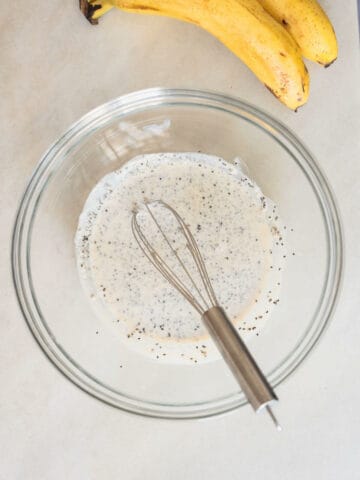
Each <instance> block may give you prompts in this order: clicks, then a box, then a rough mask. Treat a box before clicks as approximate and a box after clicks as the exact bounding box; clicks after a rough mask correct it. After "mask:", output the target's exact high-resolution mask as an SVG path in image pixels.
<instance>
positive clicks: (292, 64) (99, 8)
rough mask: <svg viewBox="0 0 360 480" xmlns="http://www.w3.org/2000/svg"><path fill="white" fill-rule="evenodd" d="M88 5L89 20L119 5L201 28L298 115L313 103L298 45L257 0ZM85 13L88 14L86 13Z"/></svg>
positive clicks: (122, 0) (97, 0)
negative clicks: (307, 104) (228, 50)
mask: <svg viewBox="0 0 360 480" xmlns="http://www.w3.org/2000/svg"><path fill="white" fill-rule="evenodd" d="M81 3H84V0H81V2H80V4H81ZM85 3H86V4H87V5H88V7H89V8H91V9H92V10H91V11H90V10H89V11H88V12H87V17H88V19H89V20H90V21H91V20H92V21H93V22H96V21H97V19H98V18H99V17H100V16H101V15H102V14H103V13H105V12H106V11H108V10H109V8H111V6H114V7H117V8H120V9H121V10H125V11H129V12H136V13H148V14H155V15H165V16H169V17H173V18H177V19H180V20H184V21H187V22H190V23H193V24H195V25H198V26H200V27H202V28H203V29H205V30H207V31H208V32H209V33H211V34H212V35H214V36H215V37H216V38H218V40H220V41H221V42H222V43H223V44H224V45H225V46H226V47H228V48H229V49H230V50H231V51H232V52H233V53H234V54H235V55H236V56H238V57H239V58H240V59H241V60H242V61H243V62H244V63H245V64H246V65H247V66H248V67H249V68H250V69H251V70H252V71H253V73H254V74H255V75H256V76H257V77H258V78H259V79H260V81H261V82H263V83H264V84H265V86H266V87H267V88H268V89H269V90H270V91H271V92H272V93H273V94H274V95H275V96H276V97H277V98H278V99H279V100H280V101H281V102H282V103H284V104H285V105H286V106H288V107H289V108H291V109H292V110H296V109H297V108H298V107H300V106H301V105H303V104H304V103H305V102H306V101H307V99H308V95H309V75H308V72H307V69H306V67H305V65H304V63H303V60H302V57H301V52H300V49H299V47H298V45H297V43H296V42H295V40H294V39H293V38H292V36H291V35H290V34H289V33H288V32H287V31H286V30H285V29H284V28H283V27H282V26H281V25H280V24H279V23H278V22H277V21H276V20H274V19H273V18H272V16H271V15H270V14H269V13H267V12H266V11H265V10H264V9H263V7H262V6H261V5H260V3H259V2H258V1H257V0H192V1H189V0H106V1H102V0H92V1H91V0H90V2H89V1H88V2H85ZM82 11H83V12H84V13H85V14H86V12H85V10H84V8H82ZM89 17H90V18H89Z"/></svg>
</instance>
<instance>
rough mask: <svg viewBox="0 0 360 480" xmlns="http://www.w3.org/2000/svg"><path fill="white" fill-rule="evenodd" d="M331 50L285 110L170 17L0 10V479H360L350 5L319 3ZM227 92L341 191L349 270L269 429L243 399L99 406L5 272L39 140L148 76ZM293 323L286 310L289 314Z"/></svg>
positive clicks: (154, 81) (358, 197)
mask: <svg viewBox="0 0 360 480" xmlns="http://www.w3.org/2000/svg"><path fill="white" fill-rule="evenodd" d="M322 3H323V5H324V6H325V8H326V9H327V11H328V13H329V16H330V17H331V19H332V20H333V23H334V25H335V29H336V31H337V34H338V39H339V44H340V58H339V59H338V61H337V62H336V63H335V64H334V65H333V66H331V68H330V69H327V70H324V69H322V68H320V67H318V66H317V65H309V70H310V74H311V80H312V84H311V98H310V101H309V104H308V105H307V106H305V107H304V108H302V109H300V110H299V112H298V113H297V114H294V113H292V112H290V111H288V110H286V108H285V107H283V106H282V105H280V104H279V103H278V102H277V101H276V100H275V99H273V98H272V97H271V95H269V93H268V92H267V91H266V90H265V89H264V88H263V87H262V86H261V85H260V84H259V83H258V82H257V81H256V80H255V79H254V77H253V76H252V74H251V73H250V72H249V71H248V70H247V69H246V68H245V67H244V66H243V65H242V64H241V62H239V61H238V60H237V59H236V58H235V57H234V56H233V55H232V54H231V53H229V52H228V51H227V50H226V49H225V48H224V47H223V46H222V45H220V44H219V43H218V42H217V41H216V40H215V39H214V38H212V37H210V36H209V35H208V34H206V33H205V32H203V31H201V30H200V29H198V28H196V27H193V26H191V25H187V24H183V23H180V22H177V21H174V20H170V19H166V18H150V17H147V16H136V15H130V14H125V13H121V12H115V11H114V12H112V13H110V14H108V15H107V16H106V18H104V19H103V21H102V22H101V24H100V25H99V26H97V27H91V26H90V25H89V24H88V23H87V22H86V21H85V20H84V19H83V18H82V17H81V15H80V13H78V11H77V1H75V0H73V1H70V2H66V1H62V2H60V1H59V0H53V1H52V2H48V1H45V0H38V1H37V2H25V1H24V0H18V1H17V2H5V3H4V5H2V7H1V23H2V26H1V30H0V37H1V45H2V47H1V51H0V65H1V70H0V78H1V84H2V95H1V98H0V106H1V118H0V132H1V135H0V143H1V152H2V182H1V188H0V199H1V207H2V208H1V210H0V226H1V228H0V242H1V243H0V245H1V260H0V283H1V286H0V288H1V300H0V314H1V322H0V342H1V347H0V382H1V383H0V385H1V386H0V388H1V390H0V392H1V393H0V418H1V426H0V452H1V461H0V462H1V465H0V479H1V480H3V479H4V480H5V479H6V480H10V479H11V480H12V479H22V480H23V479H35V478H36V479H47V480H50V479H51V480H52V479H56V480H57V479H65V478H66V479H67V480H72V479H77V480H78V479H81V480H82V479H91V480H92V479H96V480H98V479H110V478H115V476H116V478H122V479H136V480H137V479H139V480H140V479H141V480H142V479H144V478H146V479H155V478H156V479H157V480H162V479H164V480H165V479H168V478H172V479H179V480H180V479H183V478H186V479H189V480H192V479H199V478H207V479H208V480H215V479H219V478H226V479H235V478H244V479H245V478H256V479H266V480H271V479H290V478H291V479H292V480H297V479H299V480H300V479H301V480H303V479H326V480H332V479H339V478H341V479H342V480H347V479H349V480H350V479H351V480H354V479H357V478H360V473H359V458H360V438H359V437H360V434H359V432H360V414H359V406H358V405H359V401H360V382H359V373H360V372H359V364H360V355H359V350H360V349H359V335H360V322H359V313H358V309H359V298H360V281H359V272H360V242H359V238H360V217H359V202H360V188H359V183H360V161H359V153H360V151H359V150H360V149H359V127H360V121H359V118H360V115H359V113H360V109H359V107H360V95H359V80H360V76H359V55H358V31H357V14H356V1H355V0H352V1H348V2H345V3H346V6H345V3H343V2H335V1H332V2H331V1H330V0H328V1H324V2H322ZM160 85H161V86H169V87H197V88H210V89H217V90H222V91H225V92H228V93H231V94H234V95H238V96H240V97H242V98H243V99H245V100H247V101H250V102H252V103H254V104H256V105H258V106H260V107H262V108H263V109H265V110H266V111H268V112H272V113H273V114H274V115H275V116H276V117H277V118H279V119H280V120H282V121H283V122H284V123H286V124H287V125H288V126H289V127H290V128H292V129H293V130H294V131H295V132H296V133H297V134H298V136H300V137H301V138H302V139H303V140H304V141H305V143H306V144H307V145H308V147H309V148H310V149H311V150H312V152H313V153H314V154H315V156H316V157H317V158H318V160H319V162H320V164H321V165H322V167H323V169H324V171H325V173H326V174H327V176H328V177H329V179H330V181H331V184H332V186H333V189H334V191H335V193H336V196H337V198H338V201H339V205H340V208H341V212H342V216H343V223H344V227H345V234H346V247H347V252H346V253H347V262H346V263H347V269H346V276H345V281H344V286H343V287H344V288H343V292H342V296H341V301H340V303H339V305H338V308H337V312H336V317H335V319H334V321H333V323H332V324H331V326H330V328H329V330H328V332H327V333H326V335H325V337H324V338H323V340H322V341H321V343H320V344H319V346H318V347H317V348H316V350H315V351H314V353H313V354H312V355H311V356H310V358H309V359H308V360H307V361H306V362H305V364H304V365H303V366H302V367H301V368H300V369H299V370H298V371H297V372H296V374H295V375H294V376H293V377H292V378H290V379H289V380H288V381H287V382H286V383H285V384H284V385H282V386H281V387H280V388H278V391H277V393H278V394H279V396H280V398H281V403H280V405H279V406H278V408H277V414H278V416H279V418H280V420H281V422H282V424H283V426H284V430H283V432H282V433H281V434H279V433H277V432H276V431H275V430H274V428H273V426H272V425H271V423H270V421H269V420H268V419H267V418H266V417H261V416H258V417H254V416H253V415H252V412H251V410H250V407H245V408H242V409H241V410H239V411H237V412H234V413H232V414H228V415H225V416H222V417H218V418H213V419H208V420H201V421H185V422H181V421H179V422H174V421H159V420H154V419H144V418H140V417H136V416H132V415H130V414H126V413H123V412H121V411H117V410H115V409H113V408H110V407H107V406H105V405H103V404H101V403H100V402H98V401H96V400H94V399H92V398H90V397H89V396H88V395H86V394H85V393H83V392H81V391H80V390H79V389H78V388H76V387H75V386H73V385H72V384H71V383H70V382H68V381H67V380H66V379H65V378H63V377H62V376H61V375H60V374H59V373H58V372H57V371H56V370H55V368H54V367H52V366H51V365H50V363H49V362H48V361H47V360H46V358H45V357H44V355H43V354H42V352H41V351H40V350H39V348H38V346H37V345H36V343H35V341H34V340H33V339H32V337H31V335H30V333H29V331H28V329H27V327H26V326H25V323H24V320H23V318H22V316H21V314H20V312H19V309H18V307H17V305H16V302H15V297H14V293H13V287H12V283H11V279H10V263H9V251H10V248H9V247H10V229H11V225H12V222H13V220H14V216H15V209H16V205H17V203H18V201H19V200H20V197H21V194H22V191H23V189H24V187H25V185H26V182H27V178H28V176H29V175H30V173H31V172H32V170H33V168H34V166H35V165H36V163H37V161H38V159H39V157H40V156H41V155H42V153H43V152H44V150H45V149H46V148H47V147H48V146H49V144H50V143H51V142H53V141H54V140H55V139H56V138H57V137H58V136H59V134H60V133H62V132H63V131H64V130H65V129H66V128H67V127H68V126H69V124H70V123H72V122H73V121H75V120H76V119H78V118H79V117H80V116H81V115H83V114H84V113H86V112H87V111H88V110H89V109H91V108H93V107H95V106H97V105H98V104H100V103H103V102H105V101H107V100H109V99H111V98H113V97H115V96H118V95H120V94H122V93H126V92H130V91H132V90H136V89H139V88H145V87H149V86H160ZM289 321H291V319H289Z"/></svg>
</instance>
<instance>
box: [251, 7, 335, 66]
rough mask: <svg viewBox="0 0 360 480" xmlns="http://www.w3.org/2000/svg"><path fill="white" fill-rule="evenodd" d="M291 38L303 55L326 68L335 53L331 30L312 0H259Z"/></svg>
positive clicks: (333, 58) (321, 10) (324, 16)
mask: <svg viewBox="0 0 360 480" xmlns="http://www.w3.org/2000/svg"><path fill="white" fill-rule="evenodd" d="M259 2H260V3H261V5H262V6H263V7H264V8H265V10H266V11H267V12H269V13H270V15H272V16H273V17H274V18H275V19H276V20H277V21H278V22H280V23H281V24H282V25H283V26H284V27H285V28H286V29H287V31H288V32H290V33H291V35H292V36H293V37H294V38H295V40H296V41H297V43H298V44H299V46H300V48H301V52H302V54H303V56H304V57H306V58H308V59H309V60H313V61H314V62H318V63H320V64H321V65H324V66H326V67H328V66H329V65H330V64H331V63H333V62H334V61H335V60H336V58H337V55H338V46H337V41H336V36H335V32H334V29H333V26H332V25H331V22H330V20H329V19H328V17H327V15H326V13H325V12H324V10H323V9H322V8H321V6H320V5H319V4H318V2H317V1H316V0H259Z"/></svg>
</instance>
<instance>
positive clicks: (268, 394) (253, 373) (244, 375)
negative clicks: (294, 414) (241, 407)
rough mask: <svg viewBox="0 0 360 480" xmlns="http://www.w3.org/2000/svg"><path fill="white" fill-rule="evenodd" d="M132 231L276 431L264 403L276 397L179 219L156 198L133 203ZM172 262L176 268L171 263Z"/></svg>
mask: <svg viewBox="0 0 360 480" xmlns="http://www.w3.org/2000/svg"><path fill="white" fill-rule="evenodd" d="M155 210H158V213H159V214H161V215H158V216H157V215H156V214H155V213H154V212H155ZM140 212H141V213H142V214H145V216H147V217H148V218H143V220H144V219H145V220H150V223H149V221H144V222H143V223H144V224H147V228H148V230H149V233H150V235H152V239H153V240H154V238H155V236H156V237H159V236H160V238H161V239H162V240H163V245H164V246H165V249H164V247H162V248H163V253H162V254H161V253H160V252H159V251H158V250H157V249H156V248H155V247H154V242H153V241H150V240H149V238H148V235H145V234H144V228H145V226H144V225H143V226H141V225H140V223H139V213H140ZM164 215H165V218H166V220H167V222H166V223H167V228H168V229H170V230H171V229H172V230H173V233H175V235H177V236H180V238H182V239H183V242H182V244H183V247H184V248H183V253H182V255H184V254H185V255H186V253H187V254H188V255H187V256H188V259H191V260H192V266H190V264H187V263H186V262H185V261H184V259H183V257H182V256H181V255H180V254H179V251H180V249H179V248H178V247H176V246H174V244H175V243H176V242H175V240H171V238H170V236H169V234H166V233H165V229H164V226H162V225H161V220H160V216H161V217H162V218H164ZM154 228H155V230H154ZM151 230H152V233H151ZM132 231H133V234H134V237H135V239H136V241H137V243H138V245H139V247H140V248H141V250H142V252H143V253H144V254H145V256H146V257H147V258H148V260H149V261H150V262H151V263H152V265H153V266H154V267H155V268H156V269H157V270H158V271H159V272H160V273H161V274H162V276H163V277H164V278H165V279H166V280H167V281H168V282H169V283H170V284H171V285H172V286H173V287H174V288H175V289H176V290H177V291H178V292H179V293H180V294H181V295H183V297H184V298H185V299H186V300H187V301H188V302H189V303H190V304H191V305H192V306H193V307H194V308H195V310H196V311H197V312H198V313H199V314H200V315H201V318H202V320H203V322H204V324H205V326H206V328H207V329H208V331H209V333H210V335H211V337H212V339H213V341H214V342H215V344H216V345H217V347H218V349H219V351H220V353H221V354H222V356H223V358H224V360H225V361H226V363H227V364H228V366H229V367H230V369H231V371H232V373H233V375H234V377H235V378H236V380H237V381H238V383H239V385H240V387H241V389H242V390H243V392H244V393H245V395H246V397H247V399H248V401H249V403H250V404H251V405H252V407H253V408H254V410H255V411H259V410H261V409H262V408H264V407H265V408H266V410H267V411H268V413H269V414H270V416H271V418H272V420H273V422H274V424H275V425H276V427H277V429H278V430H280V429H281V427H280V425H279V423H278V421H277V419H276V418H275V416H274V414H273V412H272V410H271V408H270V403H271V402H273V401H275V400H277V397H276V395H275V393H274V391H273V390H272V388H271V386H270V384H269V383H268V381H267V380H266V378H265V376H264V375H263V373H262V372H261V370H260V369H259V367H258V366H257V364H256V362H255V360H254V359H253V357H252V355H251V354H250V352H249V350H248V349H247V347H246V345H245V344H244V342H243V341H242V339H241V338H240V335H239V334H238V332H237V331H236V329H235V327H234V326H233V324H232V322H231V321H230V320H229V318H228V317H227V315H226V313H225V311H224V310H223V309H222V307H221V306H220V305H219V303H218V300H217V298H216V295H215V292H214V289H213V286H212V284H211V281H210V278H209V274H208V272H207V269H206V265H205V262H204V260H203V257H202V255H201V252H200V250H199V247H198V245H197V243H196V241H195V238H194V237H193V235H192V233H191V231H190V229H189V228H188V226H187V225H186V223H185V221H184V220H183V219H182V218H181V216H180V215H179V214H178V213H177V212H176V210H174V208H172V207H171V206H170V205H168V204H167V203H165V202H163V201H162V200H157V201H155V202H147V201H145V202H144V205H143V209H141V208H138V207H137V208H135V209H134V212H133V216H132ZM171 258H172V261H171V260H170V259H171ZM173 261H175V262H176V264H177V266H176V265H175V264H172V262H173ZM196 277H197V278H196Z"/></svg>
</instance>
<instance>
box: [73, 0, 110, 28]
mask: <svg viewBox="0 0 360 480" xmlns="http://www.w3.org/2000/svg"><path fill="white" fill-rule="evenodd" d="M79 8H80V10H81V12H82V14H83V15H84V16H85V18H86V19H87V20H88V21H89V22H90V23H91V25H97V24H98V23H99V18H100V17H102V16H103V15H105V13H107V12H108V11H109V10H111V9H112V8H113V5H111V4H110V3H107V2H106V1H102V0H79Z"/></svg>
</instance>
